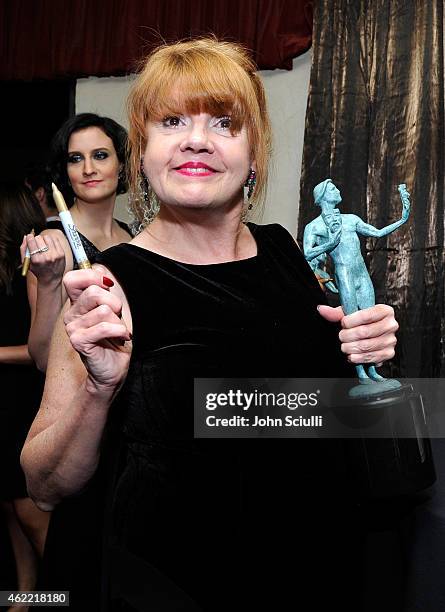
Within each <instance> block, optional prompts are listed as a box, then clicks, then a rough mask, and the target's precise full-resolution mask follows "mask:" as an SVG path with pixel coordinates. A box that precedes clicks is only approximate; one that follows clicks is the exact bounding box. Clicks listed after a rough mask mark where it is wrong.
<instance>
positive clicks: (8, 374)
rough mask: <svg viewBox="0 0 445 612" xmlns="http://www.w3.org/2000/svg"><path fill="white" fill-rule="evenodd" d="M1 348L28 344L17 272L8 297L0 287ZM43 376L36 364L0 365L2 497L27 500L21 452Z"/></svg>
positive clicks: (24, 302) (25, 312) (23, 293)
mask: <svg viewBox="0 0 445 612" xmlns="http://www.w3.org/2000/svg"><path fill="white" fill-rule="evenodd" d="M0 313H1V320H2V325H1V326H0V346H19V345H22V344H27V343H28V333H29V327H30V320H31V313H30V309H29V303H28V296H27V293H26V278H23V277H22V275H21V269H18V270H17V271H16V273H15V275H14V278H13V281H12V292H11V294H10V295H7V293H6V290H5V288H0ZM43 382H44V376H43V374H41V373H40V372H39V371H38V370H37V368H36V367H35V365H34V364H32V365H9V364H0V385H1V387H0V388H1V390H2V401H1V402H0V463H1V466H2V467H1V470H0V474H1V475H0V498H1V499H3V500H11V499H17V498H19V497H27V496H28V494H27V491H26V483H25V476H24V474H23V472H22V469H21V467H20V453H21V450H22V447H23V444H24V442H25V439H26V436H27V435H28V431H29V428H30V427H31V424H32V422H33V419H34V417H35V415H36V412H37V410H38V407H39V405H40V399H41V397H42V391H43Z"/></svg>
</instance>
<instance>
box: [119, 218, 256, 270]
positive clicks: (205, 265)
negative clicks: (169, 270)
mask: <svg viewBox="0 0 445 612" xmlns="http://www.w3.org/2000/svg"><path fill="white" fill-rule="evenodd" d="M247 225H248V226H249V230H250V233H251V234H252V237H253V239H254V240H255V243H256V251H257V252H256V255H253V256H252V257H245V258H244V259H232V260H230V261H219V262H215V263H202V264H201V263H200V264H196V263H189V262H186V261H179V260H178V259H172V258H171V257H167V256H166V255H161V254H160V253H157V252H156V251H151V250H150V249H146V248H145V247H141V246H138V245H137V244H132V243H131V242H126V243H123V244H125V246H129V247H132V248H134V249H137V250H138V251H143V252H145V253H149V254H150V255H154V256H156V257H159V258H160V259H164V260H165V261H169V262H171V263H173V264H177V265H179V266H190V267H193V268H210V267H215V266H228V265H233V264H243V263H246V262H252V263H254V262H256V261H257V260H258V257H259V254H260V245H259V243H258V240H257V238H256V237H255V235H254V232H253V231H252V226H251V224H250V223H248V224H247ZM256 227H258V226H256Z"/></svg>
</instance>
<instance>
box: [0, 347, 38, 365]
mask: <svg viewBox="0 0 445 612" xmlns="http://www.w3.org/2000/svg"><path fill="white" fill-rule="evenodd" d="M32 362H33V361H32V358H31V355H30V354H29V351H28V345H27V344H20V345H17V346H0V363H4V364H10V365H30V364H31V363H32Z"/></svg>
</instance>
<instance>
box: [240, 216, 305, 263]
mask: <svg viewBox="0 0 445 612" xmlns="http://www.w3.org/2000/svg"><path fill="white" fill-rule="evenodd" d="M247 225H248V227H249V229H250V231H251V232H252V235H253V236H254V238H255V240H256V241H257V244H258V247H259V248H261V247H266V248H267V250H269V251H272V250H277V251H280V252H281V253H286V254H287V255H289V256H291V257H295V256H297V257H298V256H299V255H300V254H301V250H300V247H299V246H298V244H297V242H296V240H295V238H294V237H293V236H292V234H291V233H290V232H289V231H288V230H287V229H286V228H285V227H283V226H282V225H280V224H279V223H269V224H267V225H257V224H256V223H248V224H247Z"/></svg>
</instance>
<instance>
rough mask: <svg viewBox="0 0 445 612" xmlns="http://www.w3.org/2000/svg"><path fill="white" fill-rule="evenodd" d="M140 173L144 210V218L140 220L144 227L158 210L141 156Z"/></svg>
mask: <svg viewBox="0 0 445 612" xmlns="http://www.w3.org/2000/svg"><path fill="white" fill-rule="evenodd" d="M140 173H141V182H140V190H141V195H142V200H143V206H142V208H143V211H144V218H143V221H142V225H143V226H144V227H146V226H147V225H149V224H150V223H151V222H152V221H153V220H154V218H155V217H156V215H157V214H158V212H159V200H158V198H157V196H156V194H155V192H154V191H153V189H152V188H151V185H150V183H149V182H148V178H147V177H146V175H145V171H144V158H143V157H141V166H140Z"/></svg>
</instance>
